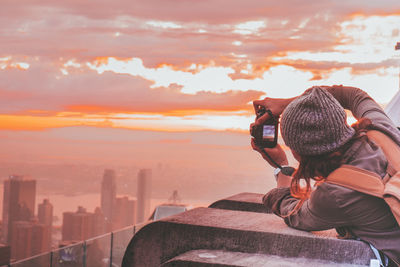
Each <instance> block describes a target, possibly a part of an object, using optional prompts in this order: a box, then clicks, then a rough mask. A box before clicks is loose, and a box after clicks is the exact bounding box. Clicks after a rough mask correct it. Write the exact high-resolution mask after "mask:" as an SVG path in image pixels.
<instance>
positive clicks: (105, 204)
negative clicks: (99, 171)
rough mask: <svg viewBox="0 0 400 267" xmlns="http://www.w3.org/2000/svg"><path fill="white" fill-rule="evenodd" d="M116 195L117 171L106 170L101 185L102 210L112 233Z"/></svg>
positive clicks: (107, 227)
mask: <svg viewBox="0 0 400 267" xmlns="http://www.w3.org/2000/svg"><path fill="white" fill-rule="evenodd" d="M116 195H117V186H116V181H115V171H114V170H110V169H106V170H104V175H103V181H102V183H101V210H102V211H103V214H104V219H105V222H106V230H107V231H112V220H113V207H114V205H115V199H116Z"/></svg>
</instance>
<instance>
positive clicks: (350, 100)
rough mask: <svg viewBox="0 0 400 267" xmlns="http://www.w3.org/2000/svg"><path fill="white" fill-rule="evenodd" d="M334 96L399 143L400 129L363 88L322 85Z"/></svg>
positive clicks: (357, 117) (357, 116)
mask: <svg viewBox="0 0 400 267" xmlns="http://www.w3.org/2000/svg"><path fill="white" fill-rule="evenodd" d="M322 87H323V88H325V89H326V90H327V91H328V92H329V93H331V94H332V95H333V97H335V98H336V100H337V101H338V102H339V103H340V104H341V105H342V106H343V108H345V109H348V110H350V111H351V112H352V114H353V116H354V117H355V118H356V119H357V120H359V119H361V118H364V117H365V118H368V119H370V120H371V121H372V125H373V128H375V129H376V130H379V131H382V132H384V133H385V134H387V135H388V136H390V137H391V138H392V139H393V140H394V141H395V142H396V143H397V144H399V145H400V131H399V130H398V129H397V127H396V126H395V125H394V123H393V122H392V120H391V119H390V118H389V117H388V116H387V115H386V113H385V112H384V111H383V110H382V108H381V107H380V106H379V105H378V103H376V102H375V101H374V100H373V99H372V98H371V97H370V96H369V95H368V94H367V93H366V92H364V91H363V90H361V89H359V88H356V87H350V86H342V85H333V86H322Z"/></svg>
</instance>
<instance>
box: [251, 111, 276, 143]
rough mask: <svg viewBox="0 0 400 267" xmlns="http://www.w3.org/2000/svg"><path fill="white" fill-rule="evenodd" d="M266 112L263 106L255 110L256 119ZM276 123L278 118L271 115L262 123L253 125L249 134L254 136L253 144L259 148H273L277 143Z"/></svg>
mask: <svg viewBox="0 0 400 267" xmlns="http://www.w3.org/2000/svg"><path fill="white" fill-rule="evenodd" d="M265 113H266V110H265V108H264V107H260V108H259V109H258V111H257V114H256V115H257V119H258V118H260V117H261V116H262V115H264V114H265ZM278 124H279V118H277V117H275V116H272V117H271V118H269V119H268V120H267V121H265V122H264V123H263V124H262V125H253V127H252V129H251V135H252V136H253V137H254V141H255V144H256V145H257V146H258V147H260V148H273V147H275V146H276V144H277V143H278Z"/></svg>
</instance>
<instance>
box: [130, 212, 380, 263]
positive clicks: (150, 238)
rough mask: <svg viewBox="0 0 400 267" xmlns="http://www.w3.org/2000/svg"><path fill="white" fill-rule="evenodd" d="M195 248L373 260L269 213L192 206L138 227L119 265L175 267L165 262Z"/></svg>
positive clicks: (362, 248) (366, 252)
mask: <svg viewBox="0 0 400 267" xmlns="http://www.w3.org/2000/svg"><path fill="white" fill-rule="evenodd" d="M199 249H205V250H207V251H216V253H217V252H218V251H226V252H227V253H228V252H229V253H230V252H232V253H236V252H237V253H243V255H244V256H246V255H251V254H257V255H258V254H260V255H264V256H265V257H264V256H263V258H264V259H268V257H271V258H272V259H273V257H281V258H286V259H288V260H290V259H291V258H299V259H304V260H305V261H310V262H311V261H314V262H315V261H317V262H318V261H321V262H327V264H328V263H329V264H331V263H332V264H342V265H344V264H350V265H355V266H357V265H369V262H370V259H372V258H374V256H373V253H372V251H371V250H370V248H369V246H368V245H367V244H365V243H363V242H361V241H355V240H341V239H337V238H336V236H335V233H334V232H333V231H324V232H313V233H310V232H304V231H298V230H295V229H292V228H289V227H287V226H286V224H285V223H284V222H283V220H282V219H281V218H279V217H277V216H275V215H273V214H266V213H257V212H248V211H237V210H226V209H215V208H196V209H193V210H190V211H187V212H184V213H181V214H177V215H174V216H171V217H168V218H165V219H162V220H160V221H156V222H153V223H151V224H148V225H146V226H145V227H143V228H142V229H141V230H140V231H139V232H138V233H137V234H136V235H135V236H134V237H133V238H132V240H131V242H130V244H129V245H128V247H127V249H126V252H125V256H124V260H123V266H124V267H131V266H149V267H151V266H160V265H163V264H164V265H165V266H174V265H166V264H167V263H168V262H169V261H170V263H171V260H173V259H174V258H175V259H176V257H179V255H181V256H182V255H186V256H187V255H188V254H185V253H189V252H190V251H197V250H199ZM207 253H211V252H207ZM182 257H183V256H182ZM186 260H187V259H186ZM168 264H169V263H168ZM193 264H195V263H193ZM229 264H231V263H229ZM187 266H206V265H202V264H198V265H196V264H195V265H187ZM215 266H219V265H215ZM222 266H224V265H222ZM226 266H238V265H233V264H231V265H226ZM243 266H245V265H243Z"/></svg>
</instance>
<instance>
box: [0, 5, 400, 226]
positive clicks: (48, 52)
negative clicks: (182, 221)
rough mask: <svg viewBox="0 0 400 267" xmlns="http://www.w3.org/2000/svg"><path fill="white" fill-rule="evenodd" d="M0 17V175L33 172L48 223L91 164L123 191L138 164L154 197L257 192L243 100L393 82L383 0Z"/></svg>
mask: <svg viewBox="0 0 400 267" xmlns="http://www.w3.org/2000/svg"><path fill="white" fill-rule="evenodd" d="M167 2H168V3H167ZM0 25H1V27H0V33H1V34H0V138H1V139H0V140H1V141H0V146H1V150H0V182H1V183H2V184H3V181H5V180H7V179H8V177H9V176H10V175H14V174H16V175H24V176H27V177H30V178H32V179H35V180H36V181H37V185H36V192H37V200H36V203H40V202H42V199H45V198H48V199H49V200H50V202H52V200H54V201H53V202H52V203H53V205H54V210H55V215H56V216H57V217H58V219H59V221H58V224H61V222H62V218H61V217H62V212H64V211H75V210H76V207H77V204H78V202H81V205H83V206H85V205H86V206H85V207H86V208H87V209H88V210H89V211H90V212H93V210H94V208H95V207H96V206H99V205H100V188H101V181H102V178H103V172H104V170H105V169H113V170H115V174H116V181H117V192H118V194H121V195H127V196H129V197H132V198H135V197H136V192H137V174H138V171H139V170H140V169H143V168H147V169H152V180H153V182H152V193H151V197H152V199H153V203H152V205H153V206H154V205H156V204H158V203H162V202H163V201H166V200H167V199H168V197H169V196H170V195H171V193H172V192H173V191H174V190H178V192H179V195H180V196H181V198H182V201H183V202H185V203H187V204H193V205H207V204H209V203H210V202H212V201H214V200H217V199H219V198H223V197H226V196H229V195H232V194H235V193H239V192H244V191H250V192H258V193H265V192H266V191H267V190H268V189H270V188H271V187H272V186H273V185H274V183H275V181H274V180H273V175H272V168H271V167H269V166H267V165H266V163H265V162H264V161H263V160H262V158H261V157H260V156H259V155H258V154H257V153H255V152H253V151H252V150H251V147H250V136H249V133H248V129H249V124H250V123H251V122H252V121H254V111H253V106H252V100H255V99H260V98H264V97H282V98H286V97H292V96H295V95H298V94H300V93H301V92H303V91H304V90H305V89H306V88H308V87H311V86H313V85H332V84H343V85H349V86H355V87H359V88H362V89H363V90H365V91H366V92H367V93H369V94H370V95H371V96H372V97H373V98H375V99H376V100H377V101H378V102H379V103H380V104H381V105H382V106H385V105H386V104H387V103H388V102H389V101H390V100H391V99H392V97H393V96H394V95H395V94H396V93H397V91H398V90H399V61H400V58H399V54H398V52H399V51H395V45H396V43H397V42H399V41H400V28H399V25H400V7H399V4H398V0H382V1H377V0H363V1H361V0H354V1H346V2H343V1H328V0H321V1H312V2H310V1H308V2H306V1H299V0H290V1H269V0H268V1H259V0H246V1H244V0H240V1H239V0H234V1H224V0H214V1H196V0H188V1H176V0H173V1H161V0H149V1H137V0H133V1H91V2H87V1H86V2H82V1H78V0H73V1H30V0H22V1H19V2H18V4H15V1H11V0H5V1H2V8H1V9H0ZM290 160H291V162H293V160H292V159H290ZM0 199H1V200H3V198H2V197H1V198H0ZM72 199H73V200H72ZM0 206H3V205H0ZM56 223H57V222H56Z"/></svg>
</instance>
